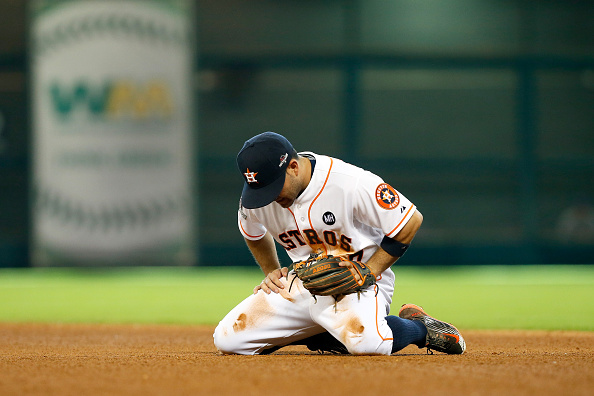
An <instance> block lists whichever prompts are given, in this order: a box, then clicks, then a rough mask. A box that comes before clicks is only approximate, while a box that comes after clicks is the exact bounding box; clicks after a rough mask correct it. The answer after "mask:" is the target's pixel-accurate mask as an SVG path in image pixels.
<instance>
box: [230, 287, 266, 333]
mask: <svg viewBox="0 0 594 396" xmlns="http://www.w3.org/2000/svg"><path fill="white" fill-rule="evenodd" d="M273 316H274V310H273V308H272V306H271V305H270V303H269V302H268V301H267V300H266V296H265V294H264V292H260V293H258V294H256V295H255V296H254V299H253V301H252V304H251V305H250V306H249V307H248V308H247V309H246V310H245V311H244V312H242V313H240V314H239V315H238V316H237V319H235V323H233V330H234V331H235V332H236V333H238V332H240V331H244V330H247V329H251V328H257V327H259V326H261V325H262V324H263V323H264V322H265V321H266V320H268V319H269V318H271V317H273Z"/></svg>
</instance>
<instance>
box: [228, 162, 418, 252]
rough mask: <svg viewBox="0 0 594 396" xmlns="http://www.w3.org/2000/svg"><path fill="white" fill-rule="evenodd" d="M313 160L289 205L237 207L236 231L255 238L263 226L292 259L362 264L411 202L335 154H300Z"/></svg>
mask: <svg viewBox="0 0 594 396" xmlns="http://www.w3.org/2000/svg"><path fill="white" fill-rule="evenodd" d="M300 155H310V156H313V157H314V158H315V160H316V165H315V169H314V172H313V175H312V178H311V181H310V183H309V185H308V186H307V188H306V189H305V191H303V193H302V194H301V195H300V196H299V197H298V198H297V199H296V200H295V202H294V203H293V205H292V206H291V207H290V208H287V209H285V208H283V207H282V206H280V205H278V204H277V203H276V202H272V203H271V204H269V205H267V206H265V207H263V208H257V209H245V208H242V207H241V206H240V208H239V212H238V225H239V230H240V231H241V233H242V234H243V236H244V237H245V238H246V239H250V240H258V239H260V238H262V237H264V235H265V234H266V231H267V230H268V231H269V232H270V233H271V234H272V236H273V237H274V239H275V240H276V241H277V242H278V243H279V244H280V245H281V246H283V247H284V248H285V249H286V250H287V253H288V254H289V257H290V258H291V260H292V261H293V262H296V261H301V260H305V259H307V258H308V257H309V255H310V253H312V252H316V253H324V254H327V255H329V254H331V255H334V256H348V257H349V258H350V259H352V260H357V261H363V262H366V261H367V260H369V258H370V257H371V255H372V254H373V253H374V252H375V251H376V250H377V248H378V246H379V245H380V243H381V241H382V239H383V237H384V235H386V236H388V237H390V238H391V237H394V236H395V235H396V234H398V232H399V231H400V230H401V229H402V228H403V227H404V225H405V224H406V223H407V221H408V220H409V219H410V217H411V216H412V215H413V213H414V212H415V209H416V208H415V206H414V205H413V204H412V203H411V202H410V201H409V200H408V199H406V197H404V196H403V195H402V194H400V193H399V192H398V191H396V190H395V189H394V188H392V187H391V186H390V185H389V184H387V183H385V182H384V181H383V180H382V179H381V178H380V177H379V176H377V175H375V174H373V173H371V172H369V171H366V170H363V169H361V168H359V167H356V166H354V165H351V164H348V163H346V162H344V161H341V160H339V159H336V158H331V157H327V156H324V155H318V154H314V153H309V152H304V153H300Z"/></svg>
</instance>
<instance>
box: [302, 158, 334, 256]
mask: <svg viewBox="0 0 594 396" xmlns="http://www.w3.org/2000/svg"><path fill="white" fill-rule="evenodd" d="M332 165H334V161H333V160H332V158H330V168H329V169H328V174H327V175H326V180H324V184H323V185H322V188H321V189H320V191H319V192H318V195H316V197H315V198H314V199H313V201H311V204H310V205H309V209H308V210H307V219H308V220H309V226H310V227H311V229H312V230H315V228H314V226H313V224H312V222H311V207H312V206H313V204H314V203H315V202H316V200H317V199H318V198H319V197H320V195H322V191H324V189H325V188H326V184H327V183H328V179H329V178H330V172H331V171H332ZM322 246H323V247H324V252H325V255H328V249H326V244H324V243H322Z"/></svg>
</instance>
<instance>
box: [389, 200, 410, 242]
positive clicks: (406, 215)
mask: <svg viewBox="0 0 594 396" xmlns="http://www.w3.org/2000/svg"><path fill="white" fill-rule="evenodd" d="M414 208H415V205H411V206H410V208H409V209H408V211H407V212H406V214H405V215H404V218H403V219H402V220H400V223H398V224H397V225H396V227H394V229H393V230H392V231H390V232H388V233H387V234H386V235H388V237H390V235H391V234H392V233H393V232H394V231H396V230H397V229H398V227H400V225H401V224H402V222H403V221H404V220H406V218H407V217H408V214H409V213H410V211H411V210H413V209H414Z"/></svg>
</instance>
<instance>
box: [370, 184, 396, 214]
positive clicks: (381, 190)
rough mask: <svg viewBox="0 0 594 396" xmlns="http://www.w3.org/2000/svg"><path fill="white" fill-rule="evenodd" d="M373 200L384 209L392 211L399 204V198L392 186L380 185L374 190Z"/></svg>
mask: <svg viewBox="0 0 594 396" xmlns="http://www.w3.org/2000/svg"><path fill="white" fill-rule="evenodd" d="M375 199H376V201H377V203H378V204H379V206H381V207H382V208H384V209H394V208H395V207H397V206H398V204H399V203H400V197H399V196H398V193H397V192H396V190H394V188H393V187H392V186H390V185H389V184H387V183H382V184H380V185H379V186H377V188H376V190H375Z"/></svg>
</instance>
